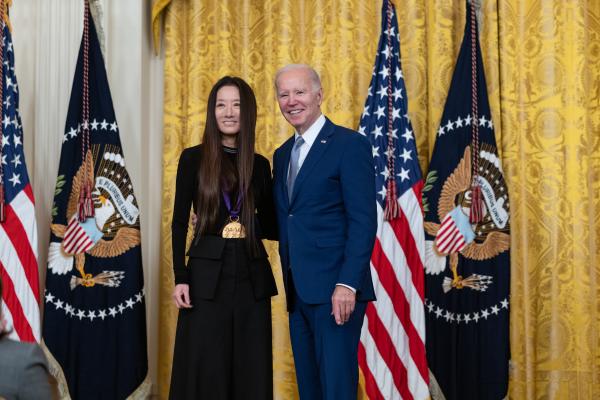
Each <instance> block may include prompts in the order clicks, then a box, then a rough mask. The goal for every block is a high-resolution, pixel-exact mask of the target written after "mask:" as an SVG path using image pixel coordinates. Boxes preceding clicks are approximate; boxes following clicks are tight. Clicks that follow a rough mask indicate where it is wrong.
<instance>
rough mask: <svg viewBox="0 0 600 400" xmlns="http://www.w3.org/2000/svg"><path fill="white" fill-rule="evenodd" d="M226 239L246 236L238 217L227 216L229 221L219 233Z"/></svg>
mask: <svg viewBox="0 0 600 400" xmlns="http://www.w3.org/2000/svg"><path fill="white" fill-rule="evenodd" d="M221 236H223V237H224V238H226V239H242V238H245V237H246V229H244V225H242V224H241V223H240V217H231V216H230V217H229V223H227V225H225V227H224V228H223V233H222V234H221Z"/></svg>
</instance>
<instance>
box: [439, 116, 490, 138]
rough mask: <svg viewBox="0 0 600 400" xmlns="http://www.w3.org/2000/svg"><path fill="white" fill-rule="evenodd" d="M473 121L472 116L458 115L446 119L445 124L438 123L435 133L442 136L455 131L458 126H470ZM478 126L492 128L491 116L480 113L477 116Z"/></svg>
mask: <svg viewBox="0 0 600 400" xmlns="http://www.w3.org/2000/svg"><path fill="white" fill-rule="evenodd" d="M472 121H473V118H471V115H467V116H466V117H461V116H458V117H457V118H456V119H455V120H448V121H446V123H445V124H442V123H441V124H440V127H439V128H438V131H437V135H438V136H442V135H445V134H446V133H450V132H451V131H455V130H457V129H459V128H466V127H470V126H471V123H472ZM478 125H479V127H480V128H486V129H490V130H492V129H494V124H493V123H492V118H491V117H489V116H488V117H487V118H486V116H485V115H482V116H481V117H480V118H479V123H478Z"/></svg>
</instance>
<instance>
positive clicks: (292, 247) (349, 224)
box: [273, 119, 377, 305]
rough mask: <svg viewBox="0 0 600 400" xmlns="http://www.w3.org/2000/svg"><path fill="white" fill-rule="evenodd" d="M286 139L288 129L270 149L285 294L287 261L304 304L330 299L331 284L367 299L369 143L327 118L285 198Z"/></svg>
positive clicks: (372, 224) (372, 209)
mask: <svg viewBox="0 0 600 400" xmlns="http://www.w3.org/2000/svg"><path fill="white" fill-rule="evenodd" d="M293 144H294V137H293V136H292V137H291V138H290V139H288V140H287V141H286V142H285V143H284V144H283V145H282V146H281V147H280V148H278V149H277V150H276V151H275V154H274V156H273V159H274V160H273V166H274V171H273V191H274V197H275V203H276V209H277V221H278V225H279V255H280V257H281V265H282V269H283V275H284V283H285V286H286V295H287V297H288V299H289V291H288V279H289V277H288V273H289V271H290V267H291V273H292V275H293V282H294V286H295V289H296V292H297V294H298V296H300V298H301V299H302V300H303V301H304V302H305V303H308V304H325V303H329V302H331V295H332V294H333V290H334V289H335V285H336V284H337V283H343V284H346V285H349V286H352V287H353V288H355V289H357V300H358V301H369V300H374V299H375V295H374V291H373V283H372V280H371V270H370V259H371V252H372V250H373V244H374V241H375V235H376V230H377V209H376V203H375V200H376V199H375V195H376V194H375V172H374V171H375V169H374V166H373V156H372V151H371V146H370V144H369V142H368V141H367V140H366V138H364V137H362V136H361V135H360V134H358V133H357V132H354V131H352V130H350V129H346V128H343V127H341V126H338V125H335V124H333V123H332V122H331V121H330V120H329V119H327V121H326V122H325V125H324V127H323V129H321V132H319V135H318V136H317V138H316V140H315V142H314V143H313V145H312V147H311V148H310V151H309V152H308V155H307V156H306V159H305V160H304V163H303V164H302V167H301V168H300V171H299V172H298V176H297V177H296V181H295V183H294V190H293V191H294V192H293V193H292V195H291V197H289V200H288V192H287V175H288V167H289V162H290V154H291V151H292V146H293ZM288 305H289V301H288Z"/></svg>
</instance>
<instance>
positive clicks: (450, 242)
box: [435, 213, 467, 254]
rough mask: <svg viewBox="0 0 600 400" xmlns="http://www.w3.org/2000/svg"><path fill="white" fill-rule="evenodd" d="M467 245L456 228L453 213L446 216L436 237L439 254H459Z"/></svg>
mask: <svg viewBox="0 0 600 400" xmlns="http://www.w3.org/2000/svg"><path fill="white" fill-rule="evenodd" d="M466 245H467V243H466V242H465V237H464V236H463V234H462V233H460V230H459V229H458V226H456V222H454V219H453V218H452V213H448V214H446V216H445V217H444V219H443V220H442V224H441V226H440V230H439V231H438V233H437V235H436V237H435V246H436V247H437V249H438V252H439V253H440V254H452V253H457V252H459V251H461V250H462V249H464V248H465V246H466Z"/></svg>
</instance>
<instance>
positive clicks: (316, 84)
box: [274, 64, 321, 90]
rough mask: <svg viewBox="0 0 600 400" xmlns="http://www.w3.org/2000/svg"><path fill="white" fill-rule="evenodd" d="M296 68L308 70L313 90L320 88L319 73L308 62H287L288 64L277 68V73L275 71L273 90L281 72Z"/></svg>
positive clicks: (295, 69)
mask: <svg viewBox="0 0 600 400" xmlns="http://www.w3.org/2000/svg"><path fill="white" fill-rule="evenodd" d="M297 70H305V71H308V73H309V76H310V80H311V81H312V83H313V89H314V90H319V89H321V78H320V77H319V74H318V73H317V71H315V69H314V68H313V67H311V66H310V65H308V64H288V65H285V66H283V67H281V68H279V69H278V70H277V73H275V82H274V84H275V90H277V81H278V80H279V76H280V75H281V74H283V73H284V72H289V71H297Z"/></svg>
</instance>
